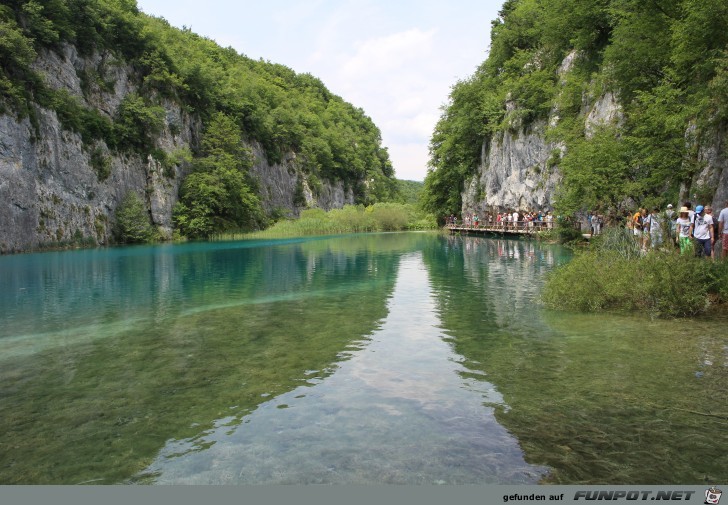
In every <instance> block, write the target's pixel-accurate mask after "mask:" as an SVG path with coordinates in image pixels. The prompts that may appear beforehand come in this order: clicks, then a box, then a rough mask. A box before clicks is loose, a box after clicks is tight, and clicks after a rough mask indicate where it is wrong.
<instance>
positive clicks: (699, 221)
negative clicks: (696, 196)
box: [690, 205, 715, 259]
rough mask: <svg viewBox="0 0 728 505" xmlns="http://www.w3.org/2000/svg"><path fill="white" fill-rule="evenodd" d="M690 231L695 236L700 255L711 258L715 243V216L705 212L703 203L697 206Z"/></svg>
mask: <svg viewBox="0 0 728 505" xmlns="http://www.w3.org/2000/svg"><path fill="white" fill-rule="evenodd" d="M690 231H691V232H692V235H693V237H695V242H696V246H697V251H696V252H697V254H698V256H705V257H706V258H709V259H710V258H711V257H712V252H713V243H715V235H714V233H713V218H712V217H711V216H710V214H706V213H705V207H703V206H702V205H698V206H697V207H695V216H694V217H693V224H692V226H691V230H690Z"/></svg>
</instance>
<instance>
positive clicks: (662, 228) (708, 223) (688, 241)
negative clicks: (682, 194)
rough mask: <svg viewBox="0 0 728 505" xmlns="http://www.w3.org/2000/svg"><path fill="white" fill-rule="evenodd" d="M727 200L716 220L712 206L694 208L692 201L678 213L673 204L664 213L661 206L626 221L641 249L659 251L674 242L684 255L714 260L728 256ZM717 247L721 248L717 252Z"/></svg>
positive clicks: (640, 212)
mask: <svg viewBox="0 0 728 505" xmlns="http://www.w3.org/2000/svg"><path fill="white" fill-rule="evenodd" d="M727 222H728V200H727V201H726V202H725V207H724V208H723V210H721V211H720V213H719V215H718V217H717V218H715V217H714V216H713V208H712V207H711V206H710V205H698V206H696V207H695V209H693V206H692V203H691V202H685V203H683V205H682V206H681V207H680V209H679V210H678V211H675V209H674V208H673V205H672V204H669V205H668V206H667V209H666V210H665V211H664V212H662V211H661V210H660V208H659V207H655V208H653V209H652V210H651V211H648V210H647V209H645V208H641V209H639V210H637V212H635V213H634V214H633V215H631V216H630V218H629V219H628V220H627V228H629V229H631V230H632V233H633V234H634V236H635V239H636V240H638V241H639V243H640V245H641V247H642V249H643V250H644V251H646V250H647V249H649V248H653V249H654V248H659V247H661V246H663V245H665V244H668V243H674V244H675V245H676V246H677V247H679V248H680V253H681V254H690V253H692V252H693V251H694V252H695V254H697V255H698V256H701V257H705V258H708V259H711V258H713V257H715V256H718V255H720V256H721V257H723V258H726V257H728V224H726V223H727ZM716 244H720V246H721V249H720V250H719V251H716V250H715V247H716ZM721 253H722V254H721Z"/></svg>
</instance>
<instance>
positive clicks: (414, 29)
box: [137, 0, 503, 180]
mask: <svg viewBox="0 0 728 505" xmlns="http://www.w3.org/2000/svg"><path fill="white" fill-rule="evenodd" d="M502 2H503V0H452V1H451V2H446V3H443V2H442V1H440V0H397V1H394V2H393V1H391V0H336V1H334V0H311V1H307V2H301V1H294V0H275V1H272V2H237V1H236V2H233V1H231V0H206V1H205V2H193V1H191V0H137V3H138V5H139V6H140V7H141V8H142V9H144V10H145V12H149V13H152V14H155V15H159V16H163V17H165V18H166V19H168V20H169V21H170V23H172V24H173V25H174V26H182V25H183V24H184V25H187V26H191V27H192V30H193V31H195V32H196V33H199V34H200V35H203V36H206V37H209V38H212V39H214V40H217V41H218V42H219V43H221V44H222V45H230V46H232V47H234V48H235V49H236V50H238V51H239V52H241V53H243V54H246V55H248V56H250V57H251V58H254V59H257V58H263V59H265V60H269V61H272V62H275V63H281V64H283V65H286V66H289V67H291V68H292V69H293V70H295V71H296V72H309V73H311V74H313V75H315V76H316V77H318V78H319V79H321V80H322V81H323V83H324V84H325V85H326V87H328V88H329V90H331V92H332V93H335V94H337V95H339V96H341V97H342V98H344V100H347V101H348V102H351V103H352V104H353V105H354V106H356V107H361V108H362V109H364V111H365V113H366V114H367V115H368V116H370V117H371V118H372V120H373V121H374V123H375V124H376V125H377V126H378V127H379V128H380V130H381V131H382V143H383V145H384V146H385V147H387V148H388V150H389V153H390V158H391V160H392V164H393V165H394V168H395V171H396V174H397V177H400V178H406V179H415V180H422V179H423V178H424V176H425V174H426V170H427V161H428V145H429V140H430V136H431V135H432V129H433V127H434V126H435V124H436V122H437V119H438V118H439V117H440V105H441V104H443V103H445V102H446V101H447V98H448V94H449V92H450V88H451V86H452V85H453V84H455V82H456V81H457V80H458V79H463V78H466V77H468V76H469V75H471V74H472V73H473V72H474V71H475V68H476V67H477V65H478V64H480V63H481V62H482V61H483V60H484V59H485V56H486V47H487V41H488V31H489V28H490V21H491V19H494V18H495V16H496V15H497V12H498V9H499V8H500V6H501V5H502ZM220 13H224V15H221V14H220Z"/></svg>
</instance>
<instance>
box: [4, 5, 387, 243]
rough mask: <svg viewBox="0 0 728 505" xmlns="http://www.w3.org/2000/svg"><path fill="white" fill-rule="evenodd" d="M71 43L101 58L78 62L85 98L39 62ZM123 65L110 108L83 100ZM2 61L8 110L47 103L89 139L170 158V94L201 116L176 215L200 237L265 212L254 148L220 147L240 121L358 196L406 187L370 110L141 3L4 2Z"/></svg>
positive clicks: (273, 156)
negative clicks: (125, 89) (55, 81)
mask: <svg viewBox="0 0 728 505" xmlns="http://www.w3.org/2000/svg"><path fill="white" fill-rule="evenodd" d="M64 44H73V45H74V46H75V47H76V49H77V51H78V52H79V53H80V54H82V55H95V56H96V57H97V58H96V59H95V61H99V63H98V65H96V66H95V68H93V67H88V68H85V69H83V70H81V69H79V72H80V74H79V77H80V78H81V82H82V86H81V87H82V90H83V93H84V96H71V95H70V94H69V93H67V92H66V91H65V90H54V89H49V88H48V87H47V85H46V84H45V83H44V80H43V79H42V77H41V76H40V75H39V74H37V73H36V72H35V71H34V70H32V62H33V61H34V60H35V58H36V56H37V54H39V53H41V52H42V51H56V50H59V49H60V48H62V46H63V45H64ZM114 65H122V66H125V67H130V68H131V69H132V72H133V75H132V76H131V78H132V83H133V85H134V90H133V91H132V92H131V93H130V94H128V95H127V96H126V97H125V98H124V99H123V100H122V102H121V104H120V106H119V108H118V110H117V111H115V113H114V114H113V115H112V116H111V117H108V116H106V115H104V114H102V113H100V112H99V111H98V110H96V109H94V108H92V107H89V106H88V105H86V104H88V103H92V102H94V101H93V100H88V98H90V97H91V96H92V95H99V94H103V93H108V92H111V91H113V89H114V82H113V80H112V78H111V77H110V76H112V75H113V72H110V71H109V69H110V68H111V67H112V66H114ZM0 68H1V69H2V72H1V73H0V113H2V112H8V113H10V112H12V113H15V114H17V115H19V116H29V117H30V119H31V121H35V110H36V107H37V106H38V105H40V106H42V107H46V108H51V109H54V110H56V111H57V112H58V116H59V118H60V119H61V121H62V123H63V124H64V126H65V127H66V128H68V129H70V130H73V131H76V132H78V133H79V134H80V135H81V136H82V138H83V140H84V141H85V142H87V143H89V145H95V144H96V143H97V142H103V143H105V144H106V146H107V147H108V148H110V149H112V150H116V151H121V152H130V153H137V154H141V155H149V154H152V155H153V156H154V157H155V158H157V159H160V158H165V157H167V158H168V156H167V154H169V153H166V154H165V153H160V152H159V147H158V146H157V144H156V139H157V136H158V133H159V132H160V131H162V130H163V129H164V128H165V127H168V128H170V129H171V130H174V129H175V128H179V127H180V125H176V124H168V123H167V122H168V119H167V118H166V117H165V110H164V108H163V105H164V101H165V100H172V101H175V102H177V103H178V104H180V105H181V106H182V107H183V108H184V109H185V110H186V111H187V112H189V113H190V114H192V115H194V116H196V117H197V118H199V119H200V120H201V121H202V122H203V124H205V125H206V126H207V127H206V133H205V137H204V138H205V139H206V140H205V141H204V142H207V144H205V145H200V146H192V147H193V150H194V153H193V154H194V155H195V157H196V158H197V159H196V161H195V162H194V169H193V171H192V174H191V175H190V180H188V181H185V183H184V184H183V186H182V194H181V203H182V206H183V208H184V209H186V210H180V211H179V212H178V213H177V214H176V216H177V218H178V222H179V223H180V226H181V227H182V228H184V229H185V230H186V233H190V234H192V235H193V236H205V235H207V234H209V233H211V232H213V231H222V230H227V229H229V228H233V227H237V228H240V229H243V228H246V227H254V228H255V227H258V226H259V225H260V224H261V223H262V221H263V217H262V216H261V215H260V206H259V203H258V202H257V198H258V197H257V195H256V194H255V188H254V187H253V185H252V184H251V181H249V180H247V179H246V176H245V172H246V169H245V167H243V166H241V165H240V164H241V163H242V165H245V164H246V163H248V161H246V157H245V156H243V157H242V158H241V159H240V160H237V161H236V162H232V161H231V157H233V158H234V157H236V156H238V155H240V154H241V153H240V152H239V151H238V150H237V149H238V148H237V147H235V148H233V147H231V145H230V144H224V145H222V144H221V145H217V146H216V147H212V146H211V143H212V144H214V143H215V142H216V141H220V142H223V143H224V141H223V139H221V138H216V140H213V137H214V136H215V133H214V132H215V130H216V129H218V128H222V129H223V130H226V131H228V133H231V134H232V132H233V130H235V133H234V134H233V136H234V137H235V138H236V140H235V142H236V144H240V142H242V140H245V141H247V142H258V143H260V145H262V147H263V149H264V150H265V153H266V155H267V157H268V160H269V161H270V162H271V163H276V162H279V161H281V160H282V158H283V155H284V154H285V153H288V152H294V153H296V155H297V159H298V160H299V161H300V163H301V166H302V167H303V169H304V170H305V171H306V172H307V175H308V176H310V178H311V180H312V181H316V180H326V179H328V180H341V181H343V182H344V185H345V186H346V187H347V188H350V189H352V190H353V192H354V195H355V199H356V201H357V203H361V204H367V205H368V204H371V203H374V202H376V201H381V200H389V199H392V198H394V197H395V196H396V193H397V186H396V181H395V180H394V177H393V175H394V174H393V168H392V165H391V163H390V161H389V155H388V153H387V151H386V149H385V148H384V147H382V145H381V135H380V132H379V130H378V128H377V127H376V126H375V125H374V123H373V122H372V120H371V119H370V118H369V117H368V116H366V114H365V113H364V111H363V110H361V109H359V108H356V107H354V106H352V105H351V104H349V103H346V102H345V101H344V100H342V99H341V98H340V97H338V96H336V95H333V94H332V93H331V92H329V91H328V90H327V89H326V87H325V86H324V85H323V83H322V82H321V81H320V80H319V79H317V78H315V77H313V76H311V75H309V74H296V73H295V72H294V71H293V70H291V69H289V68H287V67H285V66H283V65H277V64H273V63H270V62H266V61H255V60H252V59H250V58H247V57H245V56H244V55H240V54H238V53H237V52H236V51H235V50H233V49H232V48H222V47H220V46H219V45H217V44H216V43H215V42H214V41H212V40H209V39H206V38H204V37H200V36H199V35H196V34H194V33H192V32H191V31H190V30H188V29H182V30H179V29H176V28H173V27H171V26H170V25H169V24H168V23H167V22H166V21H165V20H164V19H160V18H154V17H150V16H147V15H144V14H143V13H141V12H140V11H139V9H138V8H137V5H136V2H135V1H134V0H8V1H5V2H3V5H2V6H0ZM223 117H224V118H226V119H222V118H223ZM223 123H224V124H225V126H224V127H222V126H221V125H222V124H223ZM210 149H213V150H212V151H211V150H210ZM228 149H232V150H228ZM223 153H224V155H223ZM314 186H315V184H314ZM203 202H205V203H204V205H203ZM203 207H204V208H203Z"/></svg>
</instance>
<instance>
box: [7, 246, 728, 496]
mask: <svg viewBox="0 0 728 505" xmlns="http://www.w3.org/2000/svg"><path fill="white" fill-rule="evenodd" d="M567 259H568V256H567V255H566V254H565V252H564V251H563V250H561V249H559V248H558V247H556V246H550V245H541V244H539V243H538V242H533V241H521V240H496V239H486V238H482V237H465V238H463V237H447V236H440V235H433V234H421V233H410V234H408V233H399V234H381V235H353V236H345V237H334V238H318V239H306V240H288V241H272V242H230V243H214V244H186V245H174V246H159V247H135V248H123V249H106V250H90V251H74V252H62V253H45V254H33V255H19V256H9V257H2V258H0V286H2V290H0V322H1V324H0V448H1V450H0V483H2V484H14V483H22V484H36V483H44V484H48V483H64V484H77V483H92V484H104V483H124V482H140V483H154V484H177V483H181V484H300V483H333V484H339V483H394V484H432V483H447V484H470V483H477V484H488V483H500V484H519V483H539V482H558V483H623V484H646V483H668V484H677V483H684V484H688V483H691V484H702V483H704V482H725V481H726V480H728V471H727V470H726V469H728V337H727V336H726V333H727V332H726V331H725V328H726V323H727V322H728V321H726V319H725V318H721V317H718V316H716V317H710V318H703V319H701V320H697V321H651V320H649V319H645V318H642V317H634V316H629V317H627V316H615V315H606V314H598V315H588V316H587V315H577V314H568V313H556V312H550V311H546V310H544V309H543V308H542V307H541V306H540V305H539V303H538V296H539V292H540V288H541V286H542V284H543V280H544V276H545V275H546V273H547V272H548V271H549V270H551V269H552V268H553V267H554V266H555V265H557V264H558V263H560V262H563V261H567Z"/></svg>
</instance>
